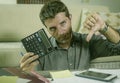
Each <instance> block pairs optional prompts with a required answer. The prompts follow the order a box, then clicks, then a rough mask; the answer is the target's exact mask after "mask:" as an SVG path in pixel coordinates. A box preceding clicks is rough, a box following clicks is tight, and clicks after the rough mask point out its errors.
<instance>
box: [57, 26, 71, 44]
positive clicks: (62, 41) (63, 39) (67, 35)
mask: <svg viewBox="0 0 120 83" xmlns="http://www.w3.org/2000/svg"><path fill="white" fill-rule="evenodd" d="M71 37H72V28H70V29H69V31H68V32H67V33H65V34H62V35H60V36H59V37H58V38H56V40H57V42H58V43H59V44H65V43H68V42H69V41H70V39H71Z"/></svg>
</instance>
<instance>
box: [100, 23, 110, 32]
mask: <svg viewBox="0 0 120 83" xmlns="http://www.w3.org/2000/svg"><path fill="white" fill-rule="evenodd" d="M108 28H109V26H108V24H107V23H105V24H104V26H103V28H102V29H101V30H100V33H103V34H104V33H106V32H107V30H108Z"/></svg>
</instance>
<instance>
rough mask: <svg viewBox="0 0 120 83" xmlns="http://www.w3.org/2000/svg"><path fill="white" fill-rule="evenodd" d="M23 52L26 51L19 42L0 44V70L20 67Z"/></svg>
mask: <svg viewBox="0 0 120 83" xmlns="http://www.w3.org/2000/svg"><path fill="white" fill-rule="evenodd" d="M21 51H25V50H24V48H23V46H22V44H21V43H19V42H12V43H10V42H9V43H0V68H5V67H17V66H19V62H20V59H21V57H22V56H21V55H20V53H21Z"/></svg>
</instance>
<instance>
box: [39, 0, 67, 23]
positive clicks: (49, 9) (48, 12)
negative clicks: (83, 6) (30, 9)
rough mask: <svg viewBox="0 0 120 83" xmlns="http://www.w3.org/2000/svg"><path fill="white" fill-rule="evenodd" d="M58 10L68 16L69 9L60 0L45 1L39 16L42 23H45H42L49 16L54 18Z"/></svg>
mask: <svg viewBox="0 0 120 83" xmlns="http://www.w3.org/2000/svg"><path fill="white" fill-rule="evenodd" d="M60 12H65V15H66V16H67V17H69V11H68V8H67V7H66V5H65V4H64V3H63V2H61V1H57V0H54V1H50V2H48V3H46V4H45V5H44V6H43V7H42V9H41V12H40V15H39V16H40V19H41V21H42V23H43V24H44V25H45V23H44V22H45V20H47V19H49V18H54V17H55V15H57V14H58V13H60Z"/></svg>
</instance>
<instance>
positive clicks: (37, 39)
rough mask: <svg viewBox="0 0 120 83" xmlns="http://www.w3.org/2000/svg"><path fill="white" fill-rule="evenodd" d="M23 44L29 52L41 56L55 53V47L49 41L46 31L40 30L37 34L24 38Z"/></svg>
mask: <svg viewBox="0 0 120 83" xmlns="http://www.w3.org/2000/svg"><path fill="white" fill-rule="evenodd" d="M21 42H22V44H23V46H24V47H25V49H26V51H27V52H33V53H34V54H37V55H39V56H45V55H47V54H49V53H50V52H52V51H54V47H53V45H52V44H51V42H50V41H49V38H48V36H47V34H46V33H45V31H44V29H40V30H38V31H37V32H35V33H33V34H31V35H29V36H27V37H25V38H23V39H22V40H21Z"/></svg>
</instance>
